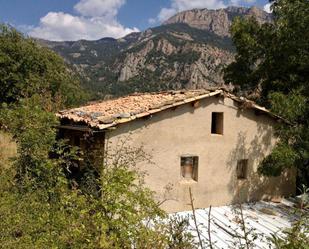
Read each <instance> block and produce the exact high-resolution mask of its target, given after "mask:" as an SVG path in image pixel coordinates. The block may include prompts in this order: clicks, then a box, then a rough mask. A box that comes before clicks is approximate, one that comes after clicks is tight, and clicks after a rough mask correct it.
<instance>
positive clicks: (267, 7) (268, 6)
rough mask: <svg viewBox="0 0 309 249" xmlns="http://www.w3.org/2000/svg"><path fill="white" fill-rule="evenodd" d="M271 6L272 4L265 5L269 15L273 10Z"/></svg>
mask: <svg viewBox="0 0 309 249" xmlns="http://www.w3.org/2000/svg"><path fill="white" fill-rule="evenodd" d="M271 5H272V3H267V4H265V5H264V11H266V12H267V13H271V12H272V11H271V9H270V7H271Z"/></svg>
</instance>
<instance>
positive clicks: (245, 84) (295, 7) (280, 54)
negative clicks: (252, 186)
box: [225, 0, 309, 186]
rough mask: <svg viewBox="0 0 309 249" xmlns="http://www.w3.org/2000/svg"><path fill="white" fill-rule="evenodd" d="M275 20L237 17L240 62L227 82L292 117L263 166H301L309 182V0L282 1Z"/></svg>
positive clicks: (268, 170)
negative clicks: (251, 93)
mask: <svg viewBox="0 0 309 249" xmlns="http://www.w3.org/2000/svg"><path fill="white" fill-rule="evenodd" d="M272 9H273V17H274V20H273V22H272V23H265V24H262V25H259V24H258V23H257V22H256V21H255V20H254V19H249V20H245V19H241V18H238V19H236V20H235V22H234V23H233V26H232V35H233V41H234V43H235V46H236V48H237V55H236V61H235V62H234V63H232V64H231V65H229V66H228V67H227V69H226V70H225V80H226V82H227V83H232V84H235V85H238V86H239V87H240V89H241V90H242V91H249V92H253V93H255V94H254V96H259V98H258V99H257V101H258V102H260V103H262V104H263V105H264V106H267V107H269V108H271V110H272V111H273V112H275V113H277V114H278V115H280V116H281V117H283V118H284V119H286V120H287V121H288V122H281V124H280V125H278V127H277V135H278V137H279V138H280V142H279V143H278V145H277V146H276V148H275V149H274V151H273V153H272V154H271V155H270V156H268V157H267V158H266V159H265V160H264V161H263V163H262V165H261V167H260V169H259V170H260V173H262V174H265V175H268V176H269V175H279V174H281V173H282V172H283V171H284V170H285V169H287V168H291V167H293V168H295V169H297V171H298V182H299V184H300V183H305V184H306V185H307V186H308V184H309V121H308V120H309V105H308V102H309V77H308V68H309V43H308V40H309V30H308V26H309V15H308V13H309V3H308V1H307V0H293V1H288V0H277V1H274V3H273V5H272Z"/></svg>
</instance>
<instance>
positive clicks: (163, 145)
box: [106, 97, 295, 212]
mask: <svg viewBox="0 0 309 249" xmlns="http://www.w3.org/2000/svg"><path fill="white" fill-rule="evenodd" d="M212 112H223V113H224V134H223V135H213V134H211V113H212ZM274 122H275V121H274V120H273V119H272V118H270V117H269V116H266V115H256V114H255V112H254V111H253V110H250V109H245V110H241V109H239V108H238V107H237V104H236V103H234V101H233V100H231V99H229V98H225V99H224V98H223V97H211V98H207V99H203V100H201V101H200V102H199V107H193V106H192V105H191V104H186V105H183V106H180V107H177V108H176V109H173V110H172V109H170V110H166V111H163V112H161V113H158V114H155V115H153V116H152V117H151V118H148V119H139V120H136V121H133V122H129V123H127V124H122V125H119V126H118V127H117V129H115V130H112V131H109V132H107V133H106V138H108V141H109V143H110V144H111V145H109V149H112V148H113V146H116V144H117V143H118V144H119V141H122V140H126V139H127V138H128V136H129V137H130V139H128V141H127V143H129V144H131V145H132V146H135V147H138V146H140V145H143V146H144V151H145V152H146V153H147V154H149V155H151V156H152V162H153V164H149V163H147V162H144V163H141V164H140V165H139V167H140V168H141V170H145V171H147V173H148V174H147V175H146V178H145V182H146V185H147V186H148V187H150V188H151V189H152V190H154V191H156V193H157V195H156V197H157V198H158V200H160V201H162V200H165V199H166V200H167V201H165V202H164V204H163V206H162V207H163V208H164V209H165V210H166V211H168V212H174V211H181V210H188V209H190V206H189V205H188V203H189V187H191V188H192V192H193V195H194V199H195V206H196V207H197V208H202V207H208V206H209V205H213V206H218V205H226V204H230V203H234V202H238V201H239V200H241V201H251V200H258V199H262V198H272V197H279V196H289V195H291V194H293V193H294V191H295V177H294V176H293V174H291V173H285V175H284V176H283V177H277V178H267V177H259V176H258V174H257V166H258V164H259V162H260V161H261V160H262V159H263V158H264V157H265V155H267V154H268V153H270V152H271V149H272V148H273V146H274V145H275V142H276V139H275V138H274V136H273V125H274ZM184 154H192V155H196V156H198V157H199V166H198V181H197V182H194V181H186V180H184V179H183V178H182V176H181V171H180V157H181V156H182V155H184ZM239 159H248V160H249V161H248V170H249V171H248V178H247V179H246V180H237V177H236V164H237V160H239ZM167 186H168V188H167ZM167 189H169V191H167Z"/></svg>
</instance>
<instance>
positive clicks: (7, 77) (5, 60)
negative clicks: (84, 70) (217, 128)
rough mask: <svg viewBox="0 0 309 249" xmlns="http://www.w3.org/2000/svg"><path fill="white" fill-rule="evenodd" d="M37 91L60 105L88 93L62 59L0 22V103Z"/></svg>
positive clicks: (84, 97) (74, 100)
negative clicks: (55, 100)
mask: <svg viewBox="0 0 309 249" xmlns="http://www.w3.org/2000/svg"><path fill="white" fill-rule="evenodd" d="M34 94H38V95H41V96H42V97H43V98H47V99H48V98H52V99H57V102H58V103H59V104H61V105H62V106H68V105H74V104H79V103H81V102H82V101H83V100H85V99H86V97H87V95H86V94H85V93H84V91H83V90H82V88H81V87H80V84H79V80H78V78H77V76H75V74H74V73H73V71H72V70H70V69H69V68H68V66H67V65H66V64H65V62H64V61H63V59H62V58H61V57H60V56H58V55H57V54H56V53H54V52H52V51H51V50H49V49H47V48H44V47H41V46H39V45H38V44H37V43H36V42H35V41H34V40H32V39H31V38H28V37H25V36H24V35H22V34H21V33H19V32H18V31H16V30H15V29H14V28H12V27H10V26H7V25H1V26H0V104H2V103H7V104H10V103H15V102H17V101H19V100H20V99H23V98H30V97H31V96H32V95H34Z"/></svg>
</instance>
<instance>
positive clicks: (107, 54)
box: [40, 7, 271, 97]
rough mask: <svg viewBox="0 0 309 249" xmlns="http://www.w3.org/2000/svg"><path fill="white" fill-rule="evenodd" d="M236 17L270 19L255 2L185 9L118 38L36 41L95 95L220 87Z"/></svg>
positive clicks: (231, 51) (229, 57)
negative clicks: (59, 58) (56, 55)
mask: <svg viewBox="0 0 309 249" xmlns="http://www.w3.org/2000/svg"><path fill="white" fill-rule="evenodd" d="M237 16H240V17H246V18H250V17H253V18H256V19H257V21H258V22H259V23H264V22H269V21H271V15H270V14H267V13H266V12H264V11H262V10H260V9H258V8H256V7H252V8H249V9H247V8H241V7H239V8H237V7H229V8H226V9H220V10H207V9H202V10H190V11H185V12H181V13H179V14H177V15H176V16H174V17H172V18H170V19H169V20H167V21H166V22H165V23H163V24H162V25H161V26H158V27H154V28H150V29H147V30H145V31H143V32H141V33H132V34H130V35H128V36H126V37H123V38H121V39H118V40H116V39H112V38H103V39H101V40H98V41H86V40H80V41H76V42H51V41H42V40H41V41H40V42H41V43H42V44H44V45H46V46H48V47H50V48H51V49H53V50H54V51H56V52H57V53H59V54H60V55H61V56H63V58H65V60H66V61H67V62H69V63H70V64H71V65H73V66H74V68H75V69H76V70H77V71H78V72H79V73H80V75H81V76H82V79H83V84H84V85H85V86H86V87H87V88H88V89H91V90H93V91H94V92H95V93H96V94H98V96H97V97H102V96H103V95H106V94H112V95H123V94H127V93H130V92H135V91H158V90H166V89H180V88H193V89H194V88H204V87H209V86H222V85H223V84H224V83H223V78H222V76H223V74H222V69H223V68H224V67H225V66H226V65H228V64H229V63H231V62H232V61H233V59H234V55H235V49H234V46H233V44H232V40H231V36H230V33H229V29H230V26H231V23H232V20H233V19H234V18H235V17H237Z"/></svg>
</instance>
